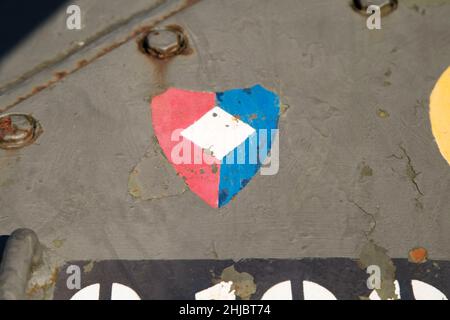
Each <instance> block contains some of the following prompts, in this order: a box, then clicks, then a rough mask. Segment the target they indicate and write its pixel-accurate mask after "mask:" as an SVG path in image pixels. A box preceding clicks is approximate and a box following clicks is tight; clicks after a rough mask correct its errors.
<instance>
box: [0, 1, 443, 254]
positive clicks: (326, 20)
mask: <svg viewBox="0 0 450 320" xmlns="http://www.w3.org/2000/svg"><path fill="white" fill-rule="evenodd" d="M415 4H416V5H417V6H418V8H419V9H420V10H416V7H413V5H415ZM422 9H425V12H423V11H422ZM449 15H450V4H449V3H448V1H439V2H431V3H430V4H429V5H427V2H426V1H412V0H410V1H405V2H404V3H403V4H402V3H400V5H399V7H398V9H397V10H396V11H395V12H394V13H392V14H391V15H389V16H387V17H385V18H384V19H383V20H382V30H373V31H370V30H368V29H367V28H366V21H365V19H364V17H362V16H361V15H359V14H356V13H355V12H354V11H353V10H352V9H350V7H349V4H348V1H346V0H341V1H335V0H321V1H306V0H305V1H298V0H283V1H271V0H264V1H263V0H246V1H238V0H230V1H218V0H207V1H200V2H199V3H197V4H195V5H194V6H192V7H189V8H186V9H185V10H183V11H181V12H179V13H177V14H176V15H173V16H171V17H170V18H168V19H166V20H164V22H163V23H162V24H163V25H166V24H173V23H176V24H178V25H180V26H182V27H183V28H184V29H185V31H186V33H187V34H188V36H189V40H190V44H191V47H192V49H193V53H192V54H190V55H187V56H179V57H175V58H174V59H172V60H170V61H169V62H167V63H159V64H154V63H152V62H151V61H150V60H149V59H148V58H147V57H145V56H143V55H142V54H141V53H140V52H139V51H138V50H137V45H136V42H135V41H134V40H130V41H128V42H126V43H125V44H123V45H121V46H120V47H117V48H115V49H114V50H111V51H110V52H109V53H108V54H106V55H104V56H102V57H101V58H99V59H97V60H95V61H94V62H93V63H91V64H89V65H87V66H85V67H84V68H82V69H80V70H79V71H77V72H76V73H73V74H71V75H69V76H67V77H66V78H64V79H63V80H62V81H60V82H58V83H57V84H55V85H54V86H51V87H50V88H48V89H46V90H43V91H41V92H39V93H38V94H36V95H34V96H32V97H30V98H28V99H26V100H25V101H23V102H21V103H20V104H18V105H17V106H15V107H14V109H13V110H14V111H15V112H26V113H32V114H33V115H34V116H35V117H36V118H37V119H38V120H39V121H40V123H41V124H42V126H43V129H44V133H43V134H42V135H41V136H40V137H39V139H38V140H37V142H36V143H35V144H34V145H31V146H29V147H27V148H24V149H21V150H17V151H8V152H6V151H0V195H1V196H0V206H1V208H2V209H1V213H0V215H1V216H0V220H1V224H0V233H2V234H8V233H10V232H11V231H12V230H14V229H16V228H17V227H19V226H23V227H29V228H32V229H34V230H36V232H37V233H38V235H39V237H40V238H41V241H42V242H43V243H44V244H46V245H47V246H50V247H51V246H52V242H54V241H55V240H64V241H63V245H61V246H60V247H58V248H55V250H56V251H57V252H58V253H59V254H60V255H61V256H62V257H64V258H65V259H72V260H77V259H81V260H86V259H97V260H100V259H107V258H120V259H200V258H217V257H219V258H221V259H227V258H232V259H239V258H249V257H252V258H267V257H270V258H296V257H357V256H358V255H359V252H360V249H361V247H362V246H363V245H364V244H365V243H366V242H367V239H368V238H370V239H373V240H374V241H375V242H376V243H377V244H378V245H380V246H382V247H384V248H386V249H387V250H388V252H389V255H390V256H392V257H399V258H400V257H402V258H404V257H406V256H407V254H408V251H409V250H410V249H411V248H412V247H415V246H417V245H421V246H424V247H426V248H427V249H428V250H429V255H430V257H431V258H433V259H443V260H448V259H450V245H449V243H450V235H449V232H448V230H449V229H450V219H449V212H450V197H448V194H449V192H450V168H449V166H448V165H447V163H446V161H445V160H444V159H443V158H442V157H441V155H440V153H439V151H438V148H437V146H436V144H435V142H434V139H433V136H432V134H431V130H430V124H429V119H428V107H427V104H428V98H429V96H430V92H431V90H432V88H433V86H434V83H435V82H436V80H437V79H438V77H439V76H440V74H441V73H442V72H443V71H444V70H445V69H446V68H447V67H448V66H449V65H450V58H449V57H450V55H449V53H450V19H448V17H449ZM119 32H120V31H119ZM114 37H115V35H114V34H112V35H111V38H112V39H114ZM105 42H107V41H106V40H105ZM78 58H79V57H78ZM257 83H261V84H263V85H264V86H265V87H267V88H270V89H271V90H274V91H276V92H278V93H279V95H280V97H281V99H282V102H283V104H285V105H288V106H289V109H288V110H287V112H286V113H285V114H284V115H283V116H282V119H281V121H280V129H281V132H280V171H279V173H278V174H277V175H274V176H257V177H255V178H254V179H253V180H252V181H251V182H250V184H249V185H248V186H247V187H246V188H245V189H244V190H243V191H242V192H240V194H239V195H238V197H237V198H236V199H235V200H234V201H233V202H231V203H230V204H228V205H227V206H226V207H224V208H222V209H219V210H218V209H212V208H210V207H208V206H207V205H206V204H205V203H203V202H202V201H201V200H200V199H199V198H198V197H196V196H195V195H194V194H193V193H191V192H189V191H186V190H185V189H184V188H183V187H182V186H181V187H180V188H173V187H170V188H168V189H165V188H161V186H160V185H159V183H161V182H162V183H164V184H166V185H168V186H176V185H177V183H179V179H180V178H179V177H177V176H176V175H175V172H174V171H173V170H171V168H169V167H167V166H166V165H165V161H166V160H165V159H164V158H163V157H162V156H161V154H160V153H159V149H158V148H159V147H158V145H157V143H156V142H155V139H154V137H153V131H152V128H151V115H150V109H149V101H150V99H151V97H152V96H153V95H155V94H157V93H158V92H161V91H162V90H164V88H167V87H172V86H173V87H180V88H185V89H192V90H201V91H219V90H226V89H231V88H241V87H247V86H251V85H254V84H257ZM36 84H38V83H36ZM36 84H35V85H36ZM7 95H8V99H9V98H10V97H14V92H8V94H7ZM18 95H19V94H17V96H18ZM4 99H6V97H4ZM8 99H6V100H8ZM6 100H3V101H6ZM379 110H384V111H383V112H384V113H383V112H382V113H380V112H379ZM137 164H140V167H141V168H145V170H144V171H146V172H147V174H148V179H149V181H150V180H151V179H153V181H152V183H148V185H147V186H146V188H149V189H150V190H143V191H142V193H143V194H146V195H147V196H146V198H149V199H150V200H143V199H140V200H139V199H135V198H133V197H132V196H131V195H130V194H129V190H128V180H129V175H130V172H132V170H133V168H134V167H135V166H136V165H137ZM419 173H420V174H419ZM155 177H163V178H164V181H162V179H160V178H155ZM141 178H142V179H144V180H145V177H141ZM151 188H156V190H155V192H154V193H153V190H152V189H151ZM152 194H155V196H154V197H152Z"/></svg>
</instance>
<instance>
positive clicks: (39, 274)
mask: <svg viewBox="0 0 450 320" xmlns="http://www.w3.org/2000/svg"><path fill="white" fill-rule="evenodd" d="M63 264H64V261H63V259H61V258H60V257H58V256H57V255H56V254H55V253H54V252H53V251H52V250H50V249H48V248H44V251H43V254H42V263H40V264H39V265H38V266H36V267H34V268H33V270H32V272H31V277H30V280H29V282H28V286H27V290H26V294H27V297H28V298H29V299H30V300H51V299H53V291H54V289H55V285H56V281H57V278H58V273H59V270H60V268H61V266H62V265H63Z"/></svg>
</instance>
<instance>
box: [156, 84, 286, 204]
mask: <svg viewBox="0 0 450 320" xmlns="http://www.w3.org/2000/svg"><path fill="white" fill-rule="evenodd" d="M151 109H152V122H153V129H154V133H155V135H156V137H157V139H158V141H159V144H160V146H161V148H162V150H163V152H164V154H165V156H166V157H167V159H168V161H169V162H170V163H171V164H172V165H173V167H174V168H175V170H176V171H177V174H178V175H179V176H181V177H182V178H183V179H184V181H185V183H186V184H187V185H188V186H189V188H190V189H191V190H192V191H193V192H194V193H196V194H197V195H198V196H199V197H200V198H201V199H203V200H204V201H205V202H206V203H208V204H209V205H210V206H212V207H214V208H217V207H222V206H224V205H225V204H227V203H228V202H229V201H230V200H231V199H233V197H234V196H235V195H236V194H237V193H238V192H239V191H240V190H242V188H244V187H245V186H246V185H247V184H248V182H249V181H250V180H251V179H252V177H253V176H254V175H255V174H256V173H257V172H258V170H259V169H260V167H261V165H262V164H263V163H264V161H265V160H266V158H267V157H268V156H269V153H270V150H271V147H272V141H273V140H274V132H276V130H277V129H278V118H279V110H280V106H279V98H278V96H277V95H276V94H274V93H273V92H271V91H268V90H266V89H265V88H263V87H262V86H260V85H256V86H254V87H251V88H247V89H234V90H229V91H224V92H218V93H212V92H211V93H210V92H193V91H187V90H181V89H175V88H172V89H169V90H167V91H166V92H164V93H163V94H161V95H159V96H156V97H154V98H153V100H152V103H151Z"/></svg>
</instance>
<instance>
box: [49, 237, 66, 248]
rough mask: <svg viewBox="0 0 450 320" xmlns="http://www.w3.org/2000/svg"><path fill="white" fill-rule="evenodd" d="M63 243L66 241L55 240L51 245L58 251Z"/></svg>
mask: <svg viewBox="0 0 450 320" xmlns="http://www.w3.org/2000/svg"><path fill="white" fill-rule="evenodd" d="M64 242H66V239H55V240H53V241H52V245H53V246H54V247H55V248H57V249H59V248H61V247H62V246H63V245H64Z"/></svg>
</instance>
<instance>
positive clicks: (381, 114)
mask: <svg viewBox="0 0 450 320" xmlns="http://www.w3.org/2000/svg"><path fill="white" fill-rule="evenodd" d="M377 115H378V116H379V117H380V118H381V119H386V118H389V117H390V114H389V112H387V111H386V110H383V109H378V110H377Z"/></svg>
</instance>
